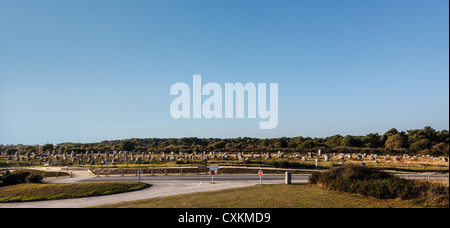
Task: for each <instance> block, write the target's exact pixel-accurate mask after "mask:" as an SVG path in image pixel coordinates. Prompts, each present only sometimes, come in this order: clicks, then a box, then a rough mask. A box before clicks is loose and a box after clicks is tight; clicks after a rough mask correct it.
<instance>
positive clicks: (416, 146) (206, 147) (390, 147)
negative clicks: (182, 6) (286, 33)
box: [0, 126, 449, 156]
mask: <svg viewBox="0 0 450 228" xmlns="http://www.w3.org/2000/svg"><path fill="white" fill-rule="evenodd" d="M317 148H321V149H323V150H325V151H328V152H370V153H399V154H402V153H408V154H419V155H420V154H422V155H433V156H448V155H449V131H448V130H442V131H437V130H435V129H433V128H432V127H429V126H427V127H424V128H423V129H414V130H408V131H398V130H397V129H395V128H392V129H390V130H389V131H387V132H385V133H384V134H382V135H380V134H378V133H370V134H367V135H365V136H352V135H346V136H342V135H339V134H338V135H333V136H329V137H326V138H311V137H301V136H300V137H292V138H288V137H281V138H266V139H260V138H249V137H243V138H242V137H239V138H228V139H220V138H196V137H185V138H144V139H139V138H132V139H125V140H110V141H102V142H98V143H60V144H56V145H53V144H45V145H42V146H39V145H21V144H20V145H6V146H5V145H0V151H6V152H7V153H8V154H14V153H15V152H16V151H19V152H42V151H49V150H50V151H51V150H56V151H59V150H61V151H66V152H70V151H75V152H85V151H95V152H97V151H101V152H105V151H113V150H126V151H144V152H151V151H155V152H162V151H166V152H169V151H183V152H194V151H197V152H203V151H244V152H245V151H254V152H263V151H264V152H265V151H286V152H289V151H292V152H294V151H296V152H305V151H312V150H314V149H317Z"/></svg>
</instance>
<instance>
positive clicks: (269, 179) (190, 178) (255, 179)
mask: <svg viewBox="0 0 450 228" xmlns="http://www.w3.org/2000/svg"><path fill="white" fill-rule="evenodd" d="M308 178H309V174H293V175H292V182H293V183H306V182H307V181H308ZM261 179H262V182H263V183H283V182H284V174H282V175H279V174H271V175H263V176H262V178H261ZM138 180H139V176H109V177H103V176H102V177H93V178H88V179H82V180H80V181H78V182H105V181H138ZM140 180H141V181H142V182H148V183H157V182H200V181H202V182H211V181H212V177H211V176H210V175H177V176H169V175H167V176H165V175H161V176H148V175H141V177H140ZM259 180H260V179H259V176H258V175H250V174H243V175H214V182H251V183H255V184H259Z"/></svg>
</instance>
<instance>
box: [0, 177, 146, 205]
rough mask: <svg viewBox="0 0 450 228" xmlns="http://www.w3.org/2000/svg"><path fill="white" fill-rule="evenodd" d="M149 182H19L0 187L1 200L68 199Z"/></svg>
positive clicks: (116, 191) (131, 187)
mask: <svg viewBox="0 0 450 228" xmlns="http://www.w3.org/2000/svg"><path fill="white" fill-rule="evenodd" d="M148 186H149V185H148V184H145V183H138V182H107V183H68V184H32V183H26V184H17V185H10V186H3V187H0V202H3V203H5V202H24V201H36V200H53V199H68V198H77V197H87V196H98V195H107V194H114V193H121V192H128V191H134V190H139V189H143V188H146V187H148Z"/></svg>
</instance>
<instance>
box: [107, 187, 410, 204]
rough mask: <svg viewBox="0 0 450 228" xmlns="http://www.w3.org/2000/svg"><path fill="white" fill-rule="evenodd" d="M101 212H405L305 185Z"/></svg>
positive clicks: (244, 190) (200, 195) (197, 195)
mask: <svg viewBox="0 0 450 228" xmlns="http://www.w3.org/2000/svg"><path fill="white" fill-rule="evenodd" d="M98 207H104V208H173V207H176V208H408V207H418V206H417V205H412V204H408V203H406V202H403V201H399V200H379V199H374V198H369V197H362V196H359V195H353V194H348V193H341V192H335V191H328V190H324V189H322V188H320V187H318V186H315V185H308V184H294V185H284V184H273V185H261V186H259V185H257V186H251V187H242V188H235V189H226V190H219V191H211V192H201V193H191V194H183V195H176V196H168V197H160V198H152V199H146V200H137V201H129V202H121V203H116V204H106V205H101V206H98Z"/></svg>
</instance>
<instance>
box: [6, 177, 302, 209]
mask: <svg viewBox="0 0 450 228" xmlns="http://www.w3.org/2000/svg"><path fill="white" fill-rule="evenodd" d="M292 177H293V178H292V179H293V180H292V182H294V183H296V182H297V183H299V182H307V180H308V175H292ZM137 180H138V177H137V176H123V177H122V176H109V177H87V178H86V177H80V178H61V179H47V180H46V182H47V183H69V182H70V183H73V182H104V181H137ZM141 181H142V182H146V183H150V184H152V186H151V187H150V188H147V189H143V190H139V191H134V192H127V193H120V194H114V195H106V196H93V197H85V198H77V199H63V200H47V201H36V202H23V203H0V208H2V207H3V208H79V207H89V206H95V205H101V204H108V203H117V202H123V201H131V200H140V199H149V198H155V197H162V196H170V195H179V194H185V193H193V192H204V191H214V190H221V189H227V188H237V187H245V186H252V185H256V184H259V177H258V176H257V175H217V176H215V177H214V183H211V176H207V175H198V176H197V175H195V176H187V175H186V176H141ZM283 182H284V175H264V176H263V184H269V183H270V184H273V183H283Z"/></svg>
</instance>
